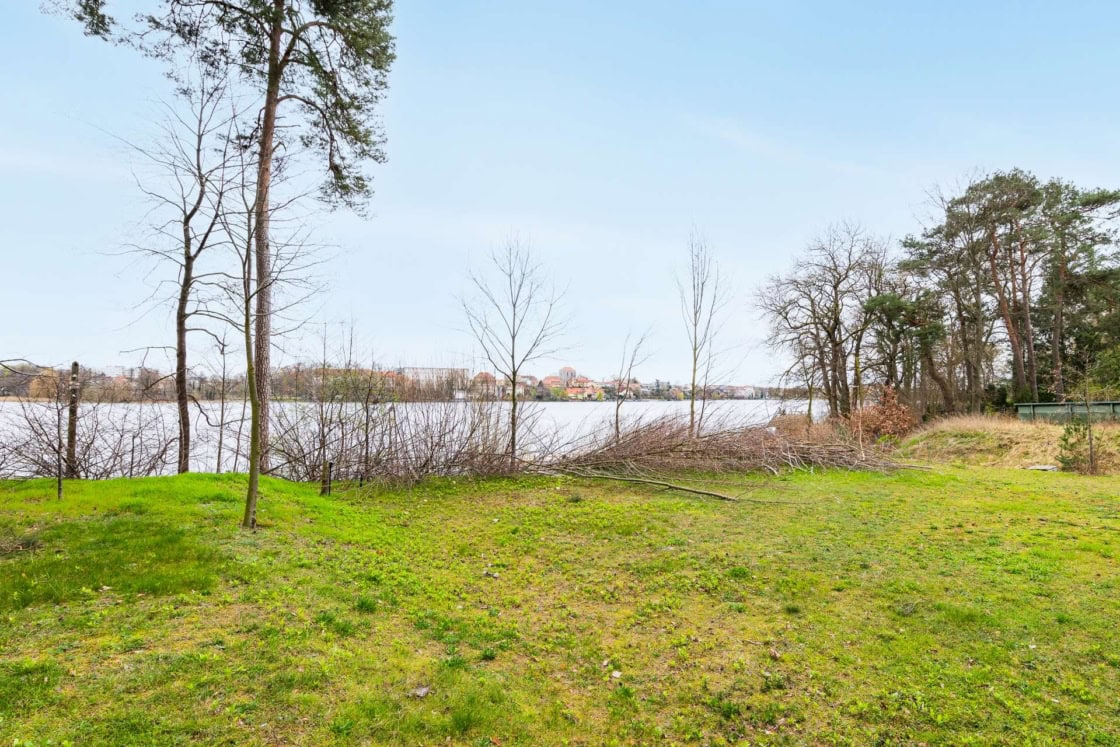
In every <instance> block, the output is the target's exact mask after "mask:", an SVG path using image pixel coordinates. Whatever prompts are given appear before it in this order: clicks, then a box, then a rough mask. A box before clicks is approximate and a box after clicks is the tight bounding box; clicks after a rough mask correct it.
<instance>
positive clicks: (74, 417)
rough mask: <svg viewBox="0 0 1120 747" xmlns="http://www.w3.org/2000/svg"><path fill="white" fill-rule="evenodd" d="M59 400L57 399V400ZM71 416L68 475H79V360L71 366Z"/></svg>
mask: <svg viewBox="0 0 1120 747" xmlns="http://www.w3.org/2000/svg"><path fill="white" fill-rule="evenodd" d="M56 401H57V400H56ZM68 404H69V409H70V412H69V416H68V417H67V420H66V476H67V477H68V478H70V479H74V478H76V477H77V476H78V362H77V361H74V363H73V364H71V366H70V389H69V403H68Z"/></svg>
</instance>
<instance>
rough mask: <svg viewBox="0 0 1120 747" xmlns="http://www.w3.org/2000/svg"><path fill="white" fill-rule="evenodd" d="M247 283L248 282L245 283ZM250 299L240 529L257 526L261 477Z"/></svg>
mask: <svg viewBox="0 0 1120 747" xmlns="http://www.w3.org/2000/svg"><path fill="white" fill-rule="evenodd" d="M247 285H248V284H247ZM249 304H250V301H248V300H246V301H245V320H244V322H245V385H246V387H247V388H248V391H249V488H248V490H247V491H246V495H245V515H244V516H243V517H242V519H241V528H242V529H256V528H257V496H258V493H259V487H260V477H261V406H260V397H259V394H258V392H257V377H256V366H255V364H254V361H253V344H252V343H253V340H252V332H251V330H252V327H251V325H250V322H251V318H250V317H251V314H250V306H249Z"/></svg>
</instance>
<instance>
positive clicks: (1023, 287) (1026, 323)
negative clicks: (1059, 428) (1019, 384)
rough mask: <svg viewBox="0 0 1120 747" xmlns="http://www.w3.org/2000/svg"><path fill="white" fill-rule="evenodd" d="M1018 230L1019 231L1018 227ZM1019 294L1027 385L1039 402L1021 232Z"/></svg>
mask: <svg viewBox="0 0 1120 747" xmlns="http://www.w3.org/2000/svg"><path fill="white" fill-rule="evenodd" d="M1016 230H1017V231H1019V228H1018V226H1016ZM1019 293H1020V295H1021V298H1022V300H1021V301H1020V302H1019V303H1020V304H1021V307H1022V309H1023V338H1024V341H1025V342H1026V346H1025V347H1026V358H1027V361H1026V362H1027V371H1026V373H1027V383H1028V384H1029V385H1030V388H1031V397H1033V398H1034V401H1035V402H1037V401H1038V363H1037V360H1036V358H1035V353H1034V323H1033V322H1032V320H1031V271H1030V267H1029V264H1028V262H1027V245H1026V240H1025V239H1024V238H1023V235H1022V232H1021V231H1019Z"/></svg>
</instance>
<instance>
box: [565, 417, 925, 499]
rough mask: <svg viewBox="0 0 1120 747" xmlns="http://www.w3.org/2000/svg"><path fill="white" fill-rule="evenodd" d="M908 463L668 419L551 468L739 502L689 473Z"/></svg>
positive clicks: (845, 447)
mask: <svg viewBox="0 0 1120 747" xmlns="http://www.w3.org/2000/svg"><path fill="white" fill-rule="evenodd" d="M902 466H904V465H902V464H900V463H898V462H896V461H894V460H893V459H891V458H890V456H889V455H888V454H887V453H886V452H885V451H882V450H880V449H875V448H867V447H861V446H860V445H859V444H858V443H848V442H845V441H842V440H837V441H829V442H817V441H808V440H796V439H793V438H791V437H789V436H785V435H782V434H781V433H779V432H777V431H776V430H775V429H773V428H767V427H765V426H759V425H745V426H723V427H720V428H718V429H709V430H706V431H705V432H702V433H700V434H697V435H692V434H690V432H689V427H688V422H687V421H683V420H681V419H678V418H660V419H656V420H652V421H648V422H644V423H637V424H635V425H633V426H631V427H630V428H628V429H626V430H624V431H623V432H622V433H620V434H619V435H617V436H614V435H613V434H612V435H611V436H610V437H601V438H600V439H597V440H595V441H592V442H589V443H587V444H585V445H583V446H581V447H580V448H578V449H575V450H573V451H570V452H568V453H566V454H564V455H562V456H560V457H558V458H556V459H554V460H552V461H550V462H549V463H548V464H547V467H546V469H547V471H550V472H554V473H562V474H569V475H573V476H577V477H599V478H606V479H613V480H621V481H624V482H640V483H648V484H651V485H657V486H661V487H666V488H672V489H674V490H683V491H686V492H692V493H699V494H702V495H708V496H711V497H715V498H721V499H724V500H735V498H733V497H732V496H728V495H725V494H723V493H720V492H718V491H712V490H706V489H697V488H691V487H687V486H685V485H682V484H681V481H680V480H679V479H678V478H679V476H681V475H682V474H687V473H709V474H712V473H730V472H736V473H742V472H769V473H771V474H779V473H780V472H782V471H785V470H791V469H793V470H812V469H816V468H821V469H847V470H870V471H891V470H894V469H898V468H900V467H902Z"/></svg>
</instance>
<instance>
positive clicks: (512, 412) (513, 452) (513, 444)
mask: <svg viewBox="0 0 1120 747" xmlns="http://www.w3.org/2000/svg"><path fill="white" fill-rule="evenodd" d="M509 470H510V472H516V471H517V371H516V370H515V371H514V374H513V376H512V381H511V382H510V387H509Z"/></svg>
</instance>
